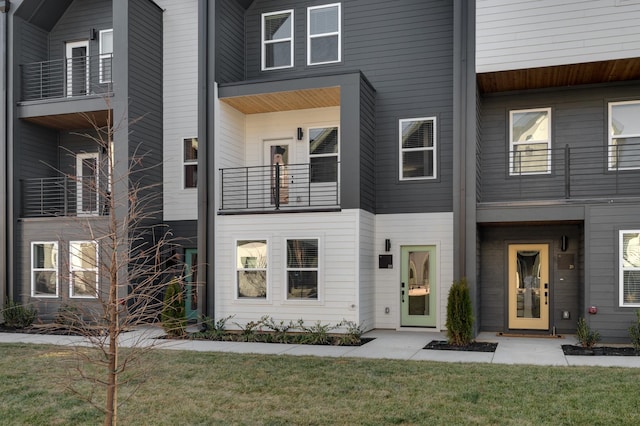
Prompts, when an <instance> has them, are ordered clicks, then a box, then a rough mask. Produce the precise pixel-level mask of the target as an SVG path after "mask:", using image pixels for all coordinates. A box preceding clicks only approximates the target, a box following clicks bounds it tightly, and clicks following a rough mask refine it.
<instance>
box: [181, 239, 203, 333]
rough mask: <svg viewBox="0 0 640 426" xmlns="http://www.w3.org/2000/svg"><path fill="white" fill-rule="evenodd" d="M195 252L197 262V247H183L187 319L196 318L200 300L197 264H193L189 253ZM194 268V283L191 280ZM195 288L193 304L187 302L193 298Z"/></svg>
mask: <svg viewBox="0 0 640 426" xmlns="http://www.w3.org/2000/svg"><path fill="white" fill-rule="evenodd" d="M193 254H195V256H196V262H197V256H198V249H197V248H185V249H184V266H185V269H184V284H185V290H184V292H185V314H186V316H187V320H188V321H189V320H195V319H197V318H198V312H199V306H198V304H199V301H200V297H201V294H200V293H201V292H200V291H199V290H200V289H199V288H198V278H197V268H198V265H197V264H195V265H194V264H193V261H192V260H193V258H192V256H191V255H193ZM194 269H195V270H196V274H195V275H196V280H195V283H194V281H193V276H194V274H193V271H194ZM194 288H195V292H196V294H195V298H196V303H195V306H194V305H193V304H192V303H187V302H190V301H192V300H193V289H194Z"/></svg>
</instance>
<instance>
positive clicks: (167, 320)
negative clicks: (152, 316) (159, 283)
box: [160, 278, 187, 337]
mask: <svg viewBox="0 0 640 426" xmlns="http://www.w3.org/2000/svg"><path fill="white" fill-rule="evenodd" d="M160 318H161V320H162V328H164V331H165V332H166V333H167V334H169V335H170V336H172V337H181V336H184V335H185V334H186V329H187V315H186V310H185V300H184V294H183V292H182V286H181V285H180V281H179V280H178V278H174V279H173V280H171V282H170V283H169V284H167V289H166V290H165V293H164V302H163V304H162V313H161V315H160Z"/></svg>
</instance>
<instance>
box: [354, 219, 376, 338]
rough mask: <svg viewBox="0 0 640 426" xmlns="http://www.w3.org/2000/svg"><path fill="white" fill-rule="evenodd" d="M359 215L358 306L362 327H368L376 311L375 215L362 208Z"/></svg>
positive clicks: (373, 320)
mask: <svg viewBox="0 0 640 426" xmlns="http://www.w3.org/2000/svg"><path fill="white" fill-rule="evenodd" d="M359 216H360V218H359V223H360V228H359V235H358V237H359V238H358V240H359V244H360V247H359V248H360V251H359V255H360V267H359V268H358V271H359V274H360V276H359V279H358V281H359V282H360V293H359V303H358V306H359V307H360V322H361V323H362V325H363V326H364V328H366V329H370V328H373V327H374V325H375V313H376V304H375V297H376V285H375V284H376V282H375V268H376V267H377V266H378V265H377V263H376V259H377V257H376V251H375V250H374V249H375V216H374V215H373V214H372V213H369V212H366V211H364V210H359Z"/></svg>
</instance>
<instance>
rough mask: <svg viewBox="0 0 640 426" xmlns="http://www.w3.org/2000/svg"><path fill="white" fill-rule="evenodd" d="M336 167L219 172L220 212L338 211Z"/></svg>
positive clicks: (319, 165) (331, 164)
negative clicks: (325, 209) (335, 209)
mask: <svg viewBox="0 0 640 426" xmlns="http://www.w3.org/2000/svg"><path fill="white" fill-rule="evenodd" d="M339 168H340V164H339V163H338V162H336V161H321V162H318V163H317V164H314V163H311V164H289V165H286V166H285V165H279V164H275V165H272V166H255V167H233V168H227V169H220V187H221V199H220V211H268V210H302V209H314V208H338V207H339V206H340V170H339Z"/></svg>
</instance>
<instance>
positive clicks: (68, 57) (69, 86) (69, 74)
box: [64, 40, 89, 98]
mask: <svg viewBox="0 0 640 426" xmlns="http://www.w3.org/2000/svg"><path fill="white" fill-rule="evenodd" d="M78 47H84V48H86V52H87V55H86V59H85V70H84V78H85V83H84V84H85V95H88V94H89V40H81V41H70V42H66V43H65V56H64V57H65V68H66V84H65V88H66V95H67V97H68V98H71V97H73V96H77V95H74V93H73V74H74V73H73V49H75V48H78ZM70 61H71V62H70ZM70 64H71V66H70Z"/></svg>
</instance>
